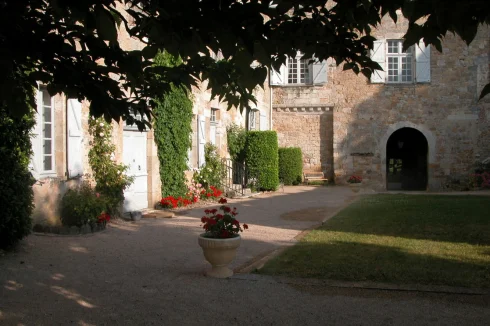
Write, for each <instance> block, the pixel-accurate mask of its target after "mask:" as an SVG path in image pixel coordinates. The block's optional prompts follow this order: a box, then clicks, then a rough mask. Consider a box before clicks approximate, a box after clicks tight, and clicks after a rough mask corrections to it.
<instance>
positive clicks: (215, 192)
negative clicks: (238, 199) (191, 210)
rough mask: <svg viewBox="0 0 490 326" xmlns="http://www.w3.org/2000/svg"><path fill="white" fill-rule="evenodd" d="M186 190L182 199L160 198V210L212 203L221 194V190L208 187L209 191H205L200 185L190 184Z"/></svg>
mask: <svg viewBox="0 0 490 326" xmlns="http://www.w3.org/2000/svg"><path fill="white" fill-rule="evenodd" d="M188 188H189V192H188V193H187V195H186V196H184V197H182V196H179V197H174V196H167V197H164V198H162V200H160V205H161V206H162V208H167V209H175V208H179V207H187V206H189V205H193V204H196V203H198V202H200V201H208V200H210V201H214V200H217V199H218V198H219V197H220V196H221V195H222V194H223V191H222V190H220V189H218V188H216V187H214V186H210V187H209V189H207V190H206V189H204V188H202V186H201V184H199V183H197V184H196V183H192V184H191V185H189V186H188Z"/></svg>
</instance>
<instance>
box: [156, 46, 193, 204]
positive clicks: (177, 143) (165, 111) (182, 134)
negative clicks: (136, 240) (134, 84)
mask: <svg viewBox="0 0 490 326" xmlns="http://www.w3.org/2000/svg"><path fill="white" fill-rule="evenodd" d="M181 62H182V60H179V58H175V57H173V56H172V55H170V54H169V53H167V52H160V53H158V54H157V56H156V57H155V65H157V66H163V67H173V66H176V65H179V64H180V63H181ZM188 93H189V92H188V90H187V89H185V88H182V87H177V86H175V85H173V84H172V85H171V87H170V90H169V91H168V92H167V93H166V94H164V95H162V96H160V97H158V98H156V99H154V102H155V104H156V105H155V107H154V110H153V112H154V113H155V120H154V121H155V122H154V128H155V129H154V130H155V143H156V144H157V148H158V160H159V162H160V180H161V181H162V196H163V197H168V196H173V197H179V196H185V194H186V193H187V185H186V178H185V173H184V172H185V171H186V170H187V169H188V165H187V157H188V150H189V148H190V147H191V146H192V142H191V137H190V136H191V133H192V127H191V123H192V101H191V100H190V99H189V96H188Z"/></svg>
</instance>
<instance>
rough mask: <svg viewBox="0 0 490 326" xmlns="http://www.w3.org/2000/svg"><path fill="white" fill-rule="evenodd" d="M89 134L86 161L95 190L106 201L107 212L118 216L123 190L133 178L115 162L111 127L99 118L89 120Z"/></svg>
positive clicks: (122, 199)
mask: <svg viewBox="0 0 490 326" xmlns="http://www.w3.org/2000/svg"><path fill="white" fill-rule="evenodd" d="M89 132H90V134H91V135H92V137H93V140H92V141H91V142H90V145H91V146H92V147H91V148H90V151H89V153H88V160H89V163H90V167H91V168H92V172H93V174H94V179H95V181H96V182H97V184H96V186H95V189H96V190H97V191H98V192H100V193H101V194H102V195H103V196H104V197H105V198H106V200H107V211H108V213H109V214H111V215H118V214H119V213H120V212H119V207H120V205H121V204H122V202H123V201H124V190H125V189H126V188H127V187H129V186H130V185H131V183H133V180H134V179H133V178H132V177H128V176H127V175H126V174H125V172H126V171H127V170H128V167H127V166H126V165H124V164H120V163H117V162H116V160H115V150H116V145H114V143H113V142H112V125H111V124H110V123H107V122H105V121H104V120H103V119H101V118H98V119H96V118H93V117H90V119H89Z"/></svg>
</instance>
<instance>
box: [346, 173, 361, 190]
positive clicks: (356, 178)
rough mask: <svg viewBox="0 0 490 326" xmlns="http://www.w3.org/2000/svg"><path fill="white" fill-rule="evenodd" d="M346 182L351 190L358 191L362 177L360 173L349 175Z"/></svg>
mask: <svg viewBox="0 0 490 326" xmlns="http://www.w3.org/2000/svg"><path fill="white" fill-rule="evenodd" d="M347 183H348V184H349V186H350V189H351V190H352V191H353V192H359V190H361V183H362V177H361V176H360V175H351V176H350V177H349V179H347Z"/></svg>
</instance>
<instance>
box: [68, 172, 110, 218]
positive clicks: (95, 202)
mask: <svg viewBox="0 0 490 326" xmlns="http://www.w3.org/2000/svg"><path fill="white" fill-rule="evenodd" d="M106 207H107V202H106V200H105V198H104V197H103V195H100V194H99V193H96V192H95V190H94V189H92V187H90V185H89V184H88V183H87V182H84V183H82V184H81V185H80V187H79V188H77V189H68V191H67V192H66V193H65V194H64V195H63V198H62V199H61V223H62V224H63V225H65V226H78V227H81V226H83V225H85V224H92V225H93V224H94V223H96V222H98V220H99V216H101V214H102V213H103V212H104V211H105V210H106Z"/></svg>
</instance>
